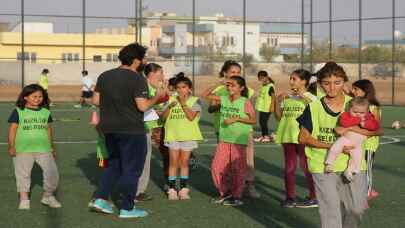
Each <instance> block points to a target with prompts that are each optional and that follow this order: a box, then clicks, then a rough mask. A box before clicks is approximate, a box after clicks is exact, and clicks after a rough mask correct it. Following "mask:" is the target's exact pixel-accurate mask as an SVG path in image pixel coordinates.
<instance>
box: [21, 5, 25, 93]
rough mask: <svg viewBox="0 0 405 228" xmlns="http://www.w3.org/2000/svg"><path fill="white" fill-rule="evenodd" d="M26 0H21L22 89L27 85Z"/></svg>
mask: <svg viewBox="0 0 405 228" xmlns="http://www.w3.org/2000/svg"><path fill="white" fill-rule="evenodd" d="M24 14H25V13H24V0H21V53H22V54H21V60H22V62H21V89H23V88H24V85H25V82H24V81H25V40H24V36H25V34H24V30H25V28H24V22H25V17H24Z"/></svg>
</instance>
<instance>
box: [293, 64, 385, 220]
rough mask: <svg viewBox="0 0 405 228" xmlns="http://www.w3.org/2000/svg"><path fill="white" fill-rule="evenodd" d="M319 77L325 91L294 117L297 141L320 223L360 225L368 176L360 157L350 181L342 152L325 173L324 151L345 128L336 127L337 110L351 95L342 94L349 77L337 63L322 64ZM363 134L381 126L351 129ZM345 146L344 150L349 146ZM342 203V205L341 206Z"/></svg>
mask: <svg viewBox="0 0 405 228" xmlns="http://www.w3.org/2000/svg"><path fill="white" fill-rule="evenodd" d="M324 68H325V69H322V70H321V72H322V73H320V74H319V75H318V80H319V82H320V85H321V87H322V88H323V90H324V91H325V96H324V97H323V98H321V99H320V100H317V101H315V102H312V103H310V104H309V105H308V106H307V107H306V108H305V110H304V112H303V114H302V115H301V116H300V117H298V118H297V121H298V123H299V124H300V132H299V136H298V140H299V143H301V144H305V154H306V156H307V162H308V168H309V171H310V172H311V173H312V176H313V179H314V183H315V190H316V197H317V200H318V204H319V214H320V217H321V224H322V227H325V228H326V227H328V228H329V227H337V228H342V227H359V226H360V222H361V218H362V215H363V213H364V211H365V209H366V208H367V206H368V205H367V179H366V176H365V173H364V170H365V169H366V165H365V164H366V163H365V160H364V161H363V166H362V169H361V170H362V172H360V173H359V174H356V175H355V176H354V179H353V181H352V182H347V181H346V180H345V178H344V177H343V176H342V173H343V172H344V170H346V168H347V164H348V159H349V157H348V155H347V154H345V153H341V154H340V155H339V156H338V157H337V159H336V161H335V164H334V170H333V172H332V173H325V166H324V163H325V159H326V155H327V151H328V149H329V148H331V146H332V144H333V143H334V142H335V141H336V139H337V134H338V135H343V134H344V132H345V131H347V130H348V129H344V128H342V127H337V123H338V118H339V116H340V114H341V113H342V112H343V111H344V110H345V109H346V106H347V104H348V102H349V101H350V99H351V98H350V97H348V96H346V95H345V94H344V90H343V88H344V84H345V82H347V81H348V77H347V75H346V73H345V71H344V70H343V68H342V67H341V66H339V65H337V64H330V65H329V66H327V67H324ZM350 130H351V131H355V132H357V133H359V134H362V135H366V136H375V135H378V134H381V133H382V131H381V129H379V130H377V131H373V132H371V131H368V130H364V129H360V128H359V127H353V128H351V129H350ZM352 148H353V147H352V146H346V147H345V148H344V151H348V150H350V149H352ZM342 205H344V206H342Z"/></svg>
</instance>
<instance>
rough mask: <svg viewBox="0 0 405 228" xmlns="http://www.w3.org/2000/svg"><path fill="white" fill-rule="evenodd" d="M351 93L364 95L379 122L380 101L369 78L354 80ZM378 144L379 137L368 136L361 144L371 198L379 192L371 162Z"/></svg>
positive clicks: (355, 95)
mask: <svg viewBox="0 0 405 228" xmlns="http://www.w3.org/2000/svg"><path fill="white" fill-rule="evenodd" d="M352 94H353V96H354V97H366V98H367V100H368V102H369V103H370V112H371V113H372V114H373V115H374V117H375V118H376V119H377V121H378V122H380V123H381V108H380V102H378V99H377V96H376V91H375V88H374V85H373V83H372V82H371V81H370V80H367V79H362V80H358V81H355V82H354V83H353V84H352ZM379 144H380V137H379V136H373V137H369V138H368V139H367V140H366V142H365V143H364V144H363V148H364V150H365V151H366V160H367V172H366V174H367V183H368V197H369V199H373V198H375V197H377V196H378V195H379V193H378V192H377V191H376V190H375V189H373V172H372V171H373V164H374V158H375V152H376V151H377V149H378V146H379Z"/></svg>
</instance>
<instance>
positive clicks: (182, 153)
mask: <svg viewBox="0 0 405 228" xmlns="http://www.w3.org/2000/svg"><path fill="white" fill-rule="evenodd" d="M191 88H192V83H191V81H190V79H188V78H186V77H178V78H177V79H176V91H177V93H178V95H177V96H172V97H170V100H169V106H168V107H167V109H166V110H164V111H163V114H162V117H163V119H164V120H165V124H164V130H165V138H164V142H165V145H166V146H167V147H169V177H168V184H169V190H168V192H167V194H168V198H169V200H178V199H181V200H186V199H190V196H189V192H190V189H189V188H188V187H187V182H188V179H189V159H190V154H191V152H192V151H193V150H194V149H196V148H197V147H198V143H197V142H198V141H201V140H202V139H203V137H202V135H201V132H200V127H199V125H198V122H199V120H200V113H201V103H200V101H199V99H198V98H197V97H194V96H192V95H191ZM178 168H180V190H179V191H177V190H176V180H177V170H178Z"/></svg>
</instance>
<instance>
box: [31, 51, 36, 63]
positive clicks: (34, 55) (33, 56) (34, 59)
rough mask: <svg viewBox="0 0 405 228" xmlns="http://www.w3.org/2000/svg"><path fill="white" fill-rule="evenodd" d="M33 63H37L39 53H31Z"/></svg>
mask: <svg viewBox="0 0 405 228" xmlns="http://www.w3.org/2000/svg"><path fill="white" fill-rule="evenodd" d="M31 62H32V63H35V62H37V53H36V52H32V53H31Z"/></svg>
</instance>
